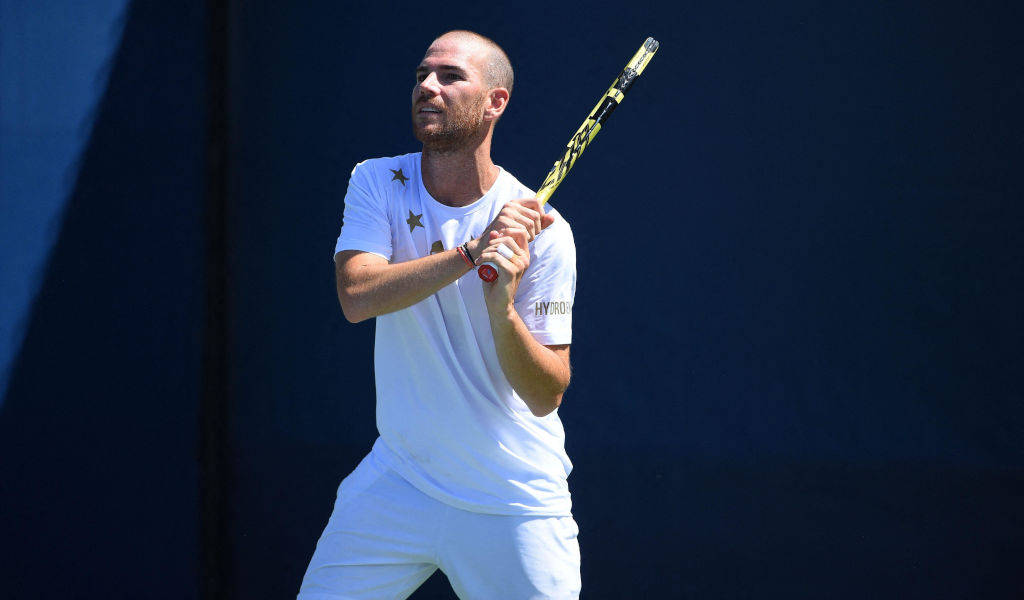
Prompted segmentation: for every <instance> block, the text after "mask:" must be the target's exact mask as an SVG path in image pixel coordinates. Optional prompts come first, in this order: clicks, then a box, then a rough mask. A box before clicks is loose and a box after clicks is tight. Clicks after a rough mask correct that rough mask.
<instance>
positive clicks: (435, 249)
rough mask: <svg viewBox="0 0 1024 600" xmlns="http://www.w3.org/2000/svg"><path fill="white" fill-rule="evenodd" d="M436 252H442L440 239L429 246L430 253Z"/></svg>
mask: <svg viewBox="0 0 1024 600" xmlns="http://www.w3.org/2000/svg"><path fill="white" fill-rule="evenodd" d="M438 252H444V244H442V243H441V240H437V241H436V242H434V244H433V245H432V246H431V247H430V253H431V254H437V253H438Z"/></svg>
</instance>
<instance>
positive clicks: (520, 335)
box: [490, 306, 570, 417]
mask: <svg viewBox="0 0 1024 600" xmlns="http://www.w3.org/2000/svg"><path fill="white" fill-rule="evenodd" d="M490 317H491V332H492V333H493V335H494V349H495V350H496V351H497V353H498V362H499V363H501V370H502V371H504V372H505V377H506V378H507V379H508V382H509V383H510V384H512V389H514V390H515V391H516V393H517V394H519V397H520V398H522V399H523V402H525V403H526V406H527V407H529V409H530V412H532V413H533V414H534V416H537V417H543V416H545V415H547V414H549V413H551V412H553V411H554V410H555V409H556V408H558V407H559V406H560V405H561V404H562V394H564V393H565V389H566V388H567V387H569V375H570V373H569V345H568V344H564V345H561V346H544V345H542V344H541V343H540V342H538V341H537V340H536V339H534V337H533V336H532V335H531V334H530V332H529V331H528V330H527V329H526V325H525V324H524V323H523V320H522V319H520V318H519V313H517V312H516V311H515V309H514V308H512V307H511V306H509V307H508V311H507V312H506V313H505V315H503V316H502V315H500V314H495V313H494V312H491V313H490Z"/></svg>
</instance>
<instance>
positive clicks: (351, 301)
mask: <svg viewBox="0 0 1024 600" xmlns="http://www.w3.org/2000/svg"><path fill="white" fill-rule="evenodd" d="M338 304H340V305H341V314H343V315H345V320H346V321H348V322H349V323H361V322H362V321H365V320H367V319H369V318H370V317H372V316H374V315H373V314H371V313H370V311H369V310H367V307H366V306H364V305H363V303H362V302H360V301H359V299H358V298H357V297H355V296H353V295H352V294H349V293H346V292H345V291H343V290H341V289H339V290H338Z"/></svg>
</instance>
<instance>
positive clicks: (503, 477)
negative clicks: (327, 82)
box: [299, 31, 580, 600]
mask: <svg viewBox="0 0 1024 600" xmlns="http://www.w3.org/2000/svg"><path fill="white" fill-rule="evenodd" d="M512 77H513V75H512V67H511V65H510V64H509V62H508V58H507V57H506V56H505V53H504V51H502V49H501V48H500V47H499V46H498V45H497V44H495V43H494V42H493V41H491V40H489V39H487V38H485V37H483V36H480V35H477V34H475V33H471V32H467V31H453V32H448V33H446V34H444V35H442V36H441V37H439V38H437V39H436V40H434V42H433V43H432V44H431V45H430V47H429V48H428V49H427V52H426V55H425V56H424V57H423V60H422V61H421V62H420V64H419V66H418V67H417V68H416V84H415V86H414V87H413V93H412V121H413V131H414V133H415V135H416V138H417V139H418V140H419V141H420V142H422V144H423V151H422V153H415V154H407V155H404V156H398V157H393V158H380V159H375V160H368V161H364V162H362V163H360V164H359V165H357V166H356V168H355V169H354V170H353V171H352V177H351V180H350V182H349V188H348V192H347V195H346V197H345V214H344V226H343V229H342V232H341V235H340V237H339V238H338V243H337V246H336V250H335V265H336V274H337V286H338V287H337V292H338V299H339V301H340V303H341V308H342V311H343V312H344V314H345V317H346V318H347V319H348V320H349V321H352V322H358V321H362V320H365V319H369V318H371V317H375V318H376V341H375V347H374V362H375V372H376V388H377V427H378V430H379V432H380V437H379V438H378V439H377V440H376V442H375V443H374V446H373V449H372V450H371V452H370V453H369V455H367V456H366V458H364V459H363V461H362V462H361V463H360V464H359V466H358V467H357V468H356V469H355V471H353V472H352V473H351V474H350V475H349V476H348V477H346V478H345V479H344V480H343V481H342V482H341V485H340V486H339V489H338V498H337V501H336V503H335V507H334V512H333V514H332V515H331V518H330V521H329V522H328V524H327V527H326V528H325V530H324V532H323V535H322V536H321V538H320V540H319V542H318V543H317V547H316V551H315V552H314V554H313V557H312V559H311V561H310V564H309V567H308V569H307V571H306V575H305V578H304V579H303V582H302V587H301V590H300V592H299V598H300V600H318V599H325V600H326V599H328V598H330V599H337V598H405V597H407V596H409V595H410V594H411V593H412V592H413V591H414V590H415V589H416V588H417V587H419V585H420V584H422V583H423V581H424V580H426V579H427V578H428V577H429V576H430V575H431V573H433V572H434V571H435V570H436V569H438V568H440V569H441V570H442V571H443V572H444V573H445V574H446V575H447V577H448V579H449V581H450V582H451V584H452V587H453V588H454V590H455V592H456V593H457V594H458V596H459V597H460V598H463V599H473V600H479V599H488V600H490V599H504V598H508V599H515V600H520V599H526V598H558V599H563V598H577V597H578V595H579V589H580V574H579V560H580V559H579V546H578V543H577V540H576V536H577V533H578V529H577V527H576V523H575V522H574V521H573V519H572V516H571V513H570V506H571V504H570V498H569V490H568V486H567V484H566V478H567V476H568V474H569V471H570V470H571V468H572V464H571V463H570V462H569V459H568V457H567V456H566V454H565V450H564V432H563V430H562V424H561V421H560V420H559V418H558V414H557V412H556V409H557V408H558V406H559V404H560V403H561V400H562V394H563V392H564V391H565V389H566V387H567V386H568V384H569V343H570V341H571V307H572V302H573V296H574V294H575V285H576V266H575V260H576V255H575V248H574V245H573V239H572V232H571V230H570V229H569V225H568V223H566V222H565V220H564V219H562V218H561V216H560V215H559V214H558V213H557V212H556V211H555V210H554V209H552V208H550V207H548V210H547V212H545V211H544V209H543V208H542V207H541V206H540V205H539V203H538V202H537V201H536V199H534V198H533V193H532V192H531V191H530V190H529V189H527V188H526V187H525V186H523V185H522V184H521V183H519V182H518V181H517V180H516V179H515V178H514V177H513V176H512V175H510V174H509V173H507V172H506V171H504V170H503V169H501V168H500V167H498V166H496V165H495V164H494V163H493V162H492V161H491V156H490V148H491V139H492V136H493V133H494V127H495V124H496V123H497V121H498V119H499V118H500V117H501V115H502V114H503V112H504V110H505V108H506V107H507V105H508V101H509V96H510V93H511V90H512ZM484 262H490V263H492V264H494V265H495V266H496V267H497V271H498V279H497V281H495V282H493V283H484V282H482V281H481V280H480V278H479V277H478V276H477V274H476V272H475V271H476V268H475V266H474V265H475V264H482V263H484Z"/></svg>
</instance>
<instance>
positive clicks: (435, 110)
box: [416, 106, 441, 114]
mask: <svg viewBox="0 0 1024 600" xmlns="http://www.w3.org/2000/svg"><path fill="white" fill-rule="evenodd" d="M416 112H419V113H438V114H440V112H441V109H439V108H434V107H432V106H424V107H422V108H420V109H419V110H418V111H416Z"/></svg>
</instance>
